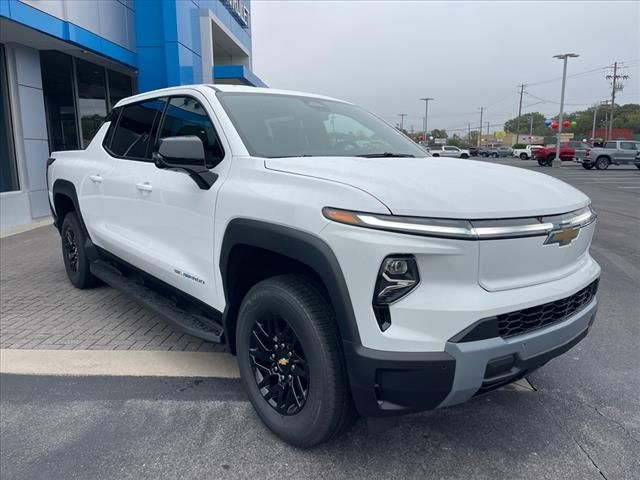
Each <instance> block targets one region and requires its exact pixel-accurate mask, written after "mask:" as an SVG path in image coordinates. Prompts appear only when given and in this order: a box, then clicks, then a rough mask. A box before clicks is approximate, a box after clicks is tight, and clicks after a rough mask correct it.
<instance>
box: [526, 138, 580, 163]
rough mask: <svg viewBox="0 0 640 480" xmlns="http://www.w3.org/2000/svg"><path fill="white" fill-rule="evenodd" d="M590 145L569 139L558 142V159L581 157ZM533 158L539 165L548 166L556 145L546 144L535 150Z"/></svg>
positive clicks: (568, 159) (551, 160)
mask: <svg viewBox="0 0 640 480" xmlns="http://www.w3.org/2000/svg"><path fill="white" fill-rule="evenodd" d="M590 148H591V146H590V145H589V144H587V143H584V142H578V141H569V142H560V160H562V161H563V162H566V161H571V160H573V159H574V158H583V157H584V156H585V154H586V153H587V150H589V149H590ZM534 155H535V158H536V160H538V165H540V166H541V167H550V166H551V163H552V162H553V159H554V158H556V146H555V145H547V146H545V147H543V148H539V149H538V150H536V151H535V154H534Z"/></svg>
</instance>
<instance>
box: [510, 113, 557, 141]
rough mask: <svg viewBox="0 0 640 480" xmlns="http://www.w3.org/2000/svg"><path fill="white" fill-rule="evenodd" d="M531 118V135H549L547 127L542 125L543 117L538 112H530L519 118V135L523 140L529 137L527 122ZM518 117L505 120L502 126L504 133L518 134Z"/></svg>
mask: <svg viewBox="0 0 640 480" xmlns="http://www.w3.org/2000/svg"><path fill="white" fill-rule="evenodd" d="M531 117H533V134H534V135H547V134H548V133H549V127H547V126H546V125H545V124H544V120H545V118H544V115H543V114H541V113H540V112H532V113H525V114H524V115H521V116H520V132H519V133H520V135H523V136H524V137H523V138H526V136H527V135H529V122H530V121H531V120H530V118H531ZM517 126H518V117H516V118H512V119H511V120H507V121H506V122H505V124H504V131H505V132H508V133H518V132H517V131H516V130H517V128H516V127H517Z"/></svg>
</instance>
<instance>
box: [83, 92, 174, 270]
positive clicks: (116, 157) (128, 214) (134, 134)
mask: <svg viewBox="0 0 640 480" xmlns="http://www.w3.org/2000/svg"><path fill="white" fill-rule="evenodd" d="M163 109H164V100H163V99H159V98H156V99H149V100H144V101H141V102H136V103H132V104H128V105H125V106H123V107H120V110H121V113H120V115H119V118H118V120H117V122H116V123H115V124H113V125H112V126H111V128H110V131H109V133H108V135H107V136H106V137H105V141H104V142H103V145H102V149H101V152H100V156H101V162H100V168H99V169H96V171H95V172H93V175H94V177H92V181H93V182H98V183H99V184H100V185H101V197H100V199H99V205H96V211H97V213H95V214H94V215H92V226H91V230H92V231H91V233H92V238H93V239H94V242H95V243H96V245H98V246H100V247H103V248H105V249H106V250H108V251H109V252H111V253H113V254H114V255H117V256H119V257H121V258H123V259H125V260H127V261H129V262H130V263H133V264H134V265H135V264H136V261H135V259H136V254H137V251H138V250H139V249H140V247H139V245H140V244H142V243H144V239H143V232H141V230H140V228H139V222H140V218H141V213H142V212H141V209H140V203H139V200H140V198H141V192H140V191H139V190H138V189H136V183H137V182H138V178H140V173H141V170H143V169H144V168H145V165H147V164H149V162H151V143H152V142H151V139H152V138H153V135H154V129H156V128H157V124H158V122H159V121H160V116H161V114H162V110H163Z"/></svg>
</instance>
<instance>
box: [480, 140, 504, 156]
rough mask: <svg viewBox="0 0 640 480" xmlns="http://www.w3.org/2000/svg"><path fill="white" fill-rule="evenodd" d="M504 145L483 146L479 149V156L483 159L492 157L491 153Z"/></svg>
mask: <svg viewBox="0 0 640 480" xmlns="http://www.w3.org/2000/svg"><path fill="white" fill-rule="evenodd" d="M501 146H502V144H500V143H489V144H487V145H482V146H480V148H478V155H480V156H481V157H488V156H490V153H491V152H492V151H493V150H494V149H496V148H498V147H501Z"/></svg>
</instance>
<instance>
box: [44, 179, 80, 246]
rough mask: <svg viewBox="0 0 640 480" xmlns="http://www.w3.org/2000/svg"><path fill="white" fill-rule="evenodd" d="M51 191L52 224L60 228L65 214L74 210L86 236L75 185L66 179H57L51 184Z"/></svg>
mask: <svg viewBox="0 0 640 480" xmlns="http://www.w3.org/2000/svg"><path fill="white" fill-rule="evenodd" d="M51 191H52V193H53V207H54V209H55V212H54V213H55V220H54V224H55V226H56V228H57V229H58V231H60V229H61V228H62V222H64V217H65V215H66V214H67V213H69V212H75V213H76V215H77V216H78V220H79V221H80V225H81V226H82V230H83V231H84V234H85V235H86V236H87V238H88V237H89V235H88V233H87V227H86V226H85V224H84V220H83V218H82V213H81V212H80V204H79V202H78V194H77V192H76V187H75V185H74V184H73V183H71V182H70V181H68V180H62V179H58V180H56V181H55V183H54V184H53V188H52V189H51Z"/></svg>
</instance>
